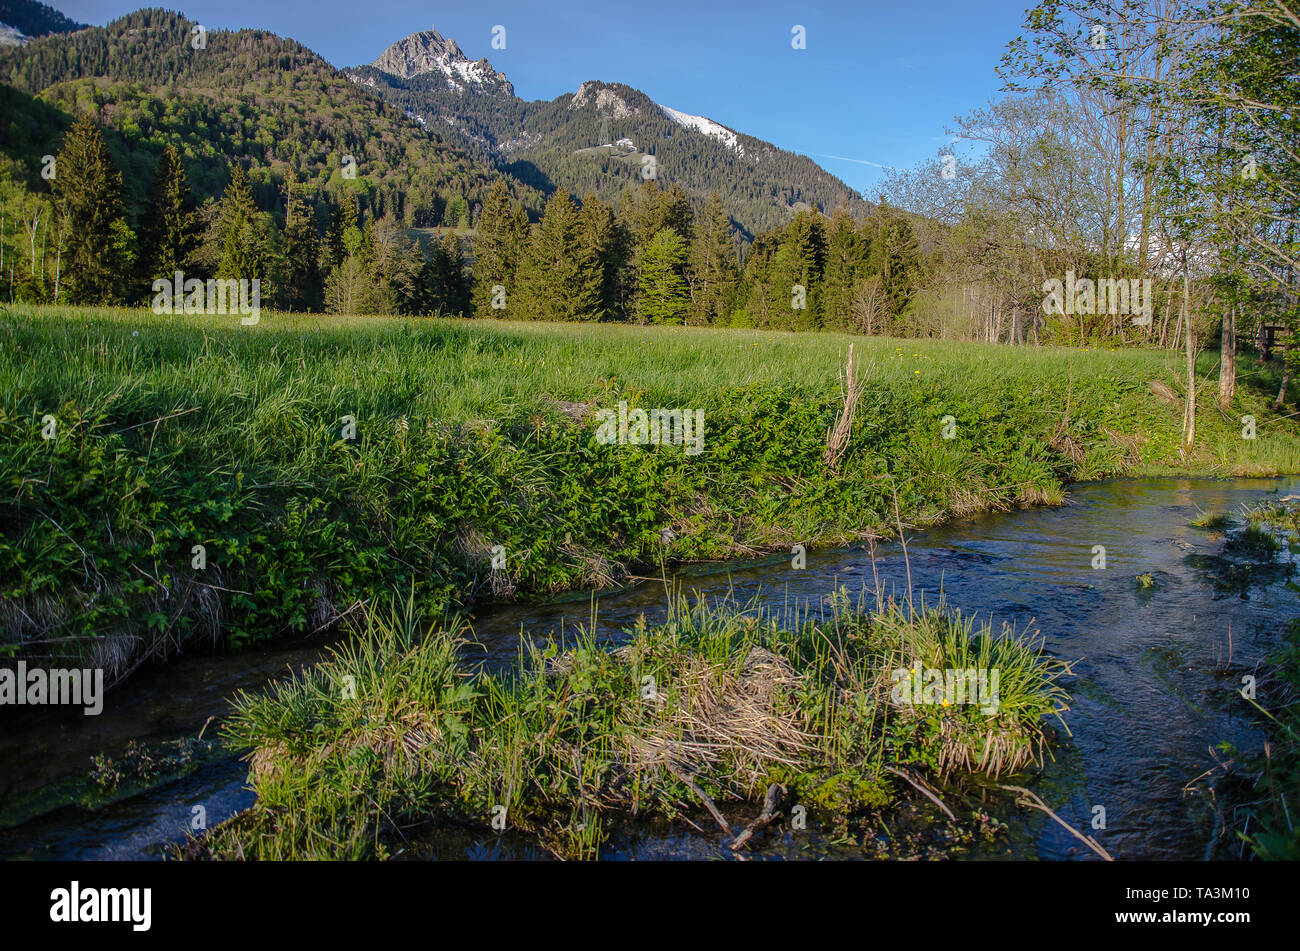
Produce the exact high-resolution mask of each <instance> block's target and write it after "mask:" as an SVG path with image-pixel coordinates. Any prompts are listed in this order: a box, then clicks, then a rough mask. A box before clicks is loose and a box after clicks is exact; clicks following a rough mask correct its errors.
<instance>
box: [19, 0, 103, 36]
mask: <svg viewBox="0 0 1300 951" xmlns="http://www.w3.org/2000/svg"><path fill="white" fill-rule="evenodd" d="M85 28H86V26H85V24H84V23H77V22H76V21H75V20H70V19H68V18H67V17H66V16H64V15H63V14H62V13H60V12H59V11H58V10H55V9H54V8H53V7H50V6H46V5H45V4H43V3H36V2H35V0H0V46H19V45H22V44H23V43H26V42H27V40H29V39H31V38H32V37H34V36H46V35H48V34H50V33H72V32H74V31H76V30H84V29H85Z"/></svg>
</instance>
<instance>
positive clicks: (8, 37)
mask: <svg viewBox="0 0 1300 951" xmlns="http://www.w3.org/2000/svg"><path fill="white" fill-rule="evenodd" d="M27 40H28V37H26V36H23V34H22V31H21V30H18V29H16V28H14V27H12V26H10V25H9V24H8V23H0V46H22V45H23V44H24V43H26V42H27Z"/></svg>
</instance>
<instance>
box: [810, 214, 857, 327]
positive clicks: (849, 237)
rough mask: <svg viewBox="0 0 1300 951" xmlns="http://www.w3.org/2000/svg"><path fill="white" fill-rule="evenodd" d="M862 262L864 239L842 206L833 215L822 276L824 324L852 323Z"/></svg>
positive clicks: (825, 325)
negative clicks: (855, 294)
mask: <svg viewBox="0 0 1300 951" xmlns="http://www.w3.org/2000/svg"><path fill="white" fill-rule="evenodd" d="M861 264H862V242H861V241H859V239H858V230H857V226H856V225H855V224H854V222H853V218H852V216H851V215H850V214H849V212H848V209H847V208H845V207H844V206H843V205H841V206H840V207H838V208H836V209H835V214H834V215H832V216H831V223H830V228H829V236H828V237H827V241H826V267H825V272H824V273H823V275H822V289H821V295H820V296H821V300H820V304H821V313H822V326H823V327H825V328H827V329H832V330H846V329H848V328H849V327H850V326H851V325H852V316H851V313H852V309H853V296H854V293H855V291H856V290H857V286H858V275H859V272H860V270H861Z"/></svg>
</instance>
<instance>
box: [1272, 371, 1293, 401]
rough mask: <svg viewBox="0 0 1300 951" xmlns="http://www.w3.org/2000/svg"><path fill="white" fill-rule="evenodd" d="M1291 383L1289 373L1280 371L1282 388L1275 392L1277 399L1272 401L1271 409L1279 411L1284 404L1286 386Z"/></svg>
mask: <svg viewBox="0 0 1300 951" xmlns="http://www.w3.org/2000/svg"><path fill="white" fill-rule="evenodd" d="M1290 382H1291V371H1290V370H1283V371H1282V386H1281V387H1280V388H1279V389H1278V391H1277V399H1275V400H1274V401H1273V409H1274V410H1279V409H1281V408H1282V404H1283V403H1285V402H1286V385H1287V384H1288V383H1290Z"/></svg>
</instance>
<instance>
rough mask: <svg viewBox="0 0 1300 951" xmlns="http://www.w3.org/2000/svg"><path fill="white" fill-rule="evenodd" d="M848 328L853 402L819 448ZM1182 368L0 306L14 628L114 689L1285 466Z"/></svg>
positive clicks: (0, 629)
mask: <svg viewBox="0 0 1300 951" xmlns="http://www.w3.org/2000/svg"><path fill="white" fill-rule="evenodd" d="M850 343H853V344H854V345H855V347H856V352H857V356H858V362H859V367H860V373H861V377H862V383H861V385H860V390H861V402H860V404H859V406H858V410H857V413H856V415H855V417H854V419H853V424H852V429H851V433H850V438H849V441H848V444H847V449H846V451H845V453H844V455H843V457H842V458H841V459H840V460H839V461H838V464H836V465H828V464H827V462H826V459H825V454H826V445H827V434H828V432H829V431H830V430H831V429H832V428H833V427H834V426H835V424H836V422H837V420H838V419H839V415H840V412H841V410H842V408H843V398H842V393H841V389H840V381H839V377H838V374H839V371H840V370H841V368H842V366H843V362H844V357H845V354H846V352H847V350H848V345H849V344H850ZM1215 359H1216V358H1215V356H1214V355H1212V354H1211V355H1204V356H1203V357H1202V359H1201V364H1200V366H1199V371H1200V372H1201V373H1202V374H1209V373H1210V372H1212V370H1213V366H1214V361H1215ZM1165 363H1166V355H1165V354H1162V353H1155V352H1145V351H1119V352H1110V351H1105V352H1099V351H1093V350H1080V351H1075V350H1064V349H1046V348H1045V349H1035V348H1008V347H996V346H986V345H979V344H954V343H951V342H937V341H915V340H893V339H884V338H850V337H847V336H842V335H831V334H818V335H786V334H773V333H760V332H754V331H719V330H703V329H700V330H697V329H690V328H638V327H621V326H620V327H612V326H557V325H539V324H520V323H497V322H487V321H449V320H396V319H391V320H390V319H381V318H365V319H344V318H325V317H302V316H282V315H274V314H266V315H263V317H262V320H261V322H260V323H259V324H258V325H256V326H252V327H244V326H240V325H239V324H238V321H233V320H230V319H229V318H201V317H166V318H160V317H155V316H154V315H152V314H149V313H147V312H139V311H70V310H67V309H58V310H55V309H48V308H45V309H43V308H31V307H10V308H6V309H5V311H4V318H3V321H0V480H2V481H3V483H4V484H5V485H10V486H13V494H12V495H8V494H7V497H6V498H5V499H4V501H3V502H2V503H0V512H2V514H0V519H2V520H3V532H2V533H0V578H3V579H4V580H3V582H0V584H2V585H3V588H2V589H0V637H3V641H4V643H5V644H6V645H8V649H9V650H10V651H11V652H12V651H16V652H17V653H18V654H20V655H21V656H25V657H27V658H29V659H30V660H32V661H34V662H42V663H46V664H48V665H50V666H73V665H76V666H91V667H103V668H104V669H105V670H106V679H107V680H108V681H110V682H120V681H121V680H122V679H124V678H126V677H127V676H128V675H129V674H130V673H131V672H132V671H133V670H135V669H138V667H139V666H140V665H142V664H144V663H148V662H157V661H162V660H166V659H167V658H168V657H170V656H172V655H174V654H175V653H177V652H178V651H181V650H189V651H192V650H195V649H203V648H208V647H213V646H228V645H229V646H239V645H241V644H246V643H250V642H253V641H257V640H263V639H267V638H271V637H276V636H282V635H290V634H292V635H304V634H309V633H312V632H316V631H321V630H325V629H328V628H329V627H330V626H332V625H334V624H336V623H337V622H338V620H339V619H340V618H342V617H349V616H352V615H353V614H355V613H357V612H359V611H360V610H362V606H363V605H365V604H370V603H374V602H375V601H377V600H378V599H381V598H383V597H386V596H387V595H388V593H389V592H391V590H392V589H393V588H394V587H401V588H403V589H407V588H409V589H410V590H411V592H412V597H413V600H414V604H415V610H416V613H417V614H418V615H420V616H423V617H426V618H430V619H435V618H447V617H449V616H450V615H451V614H453V613H455V612H457V611H460V610H463V609H464V608H466V607H467V606H470V605H473V604H476V603H482V602H483V601H485V600H491V599H499V598H509V597H520V598H525V597H535V596H540V595H546V594H551V593H555V592H559V591H564V590H573V589H579V588H588V587H605V586H608V585H611V584H614V583H617V582H619V581H621V580H623V579H625V578H627V577H629V576H631V575H636V574H639V573H657V571H658V570H659V569H660V568H661V567H662V566H664V565H667V564H671V563H680V562H689V561H697V560H704V559H725V558H734V557H743V556H747V555H753V554H755V553H758V552H762V551H774V550H785V551H787V552H790V551H791V550H792V549H793V548H794V547H795V546H797V545H802V546H805V547H811V546H823V545H833V544H838V543H844V542H849V541H853V540H857V539H862V538H865V537H870V536H874V535H881V534H888V533H890V532H891V531H892V527H893V526H895V525H896V524H898V523H900V522H901V523H904V524H907V525H909V526H924V525H930V524H934V523H936V522H938V521H940V520H943V519H945V518H948V517H952V516H962V515H968V514H971V513H974V512H978V511H986V510H1005V509H1008V508H1011V507H1015V506H1020V505H1034V504H1040V503H1053V502H1058V501H1060V499H1061V498H1062V489H1063V486H1064V485H1065V484H1067V483H1069V482H1071V481H1077V480H1087V479H1096V478H1102V477H1105V476H1110V475H1116V474H1125V473H1162V474H1168V473H1174V472H1196V473H1205V474H1229V473H1237V474H1263V475H1271V474H1276V473H1279V472H1292V471H1300V430H1297V428H1296V425H1295V423H1294V421H1293V420H1290V419H1286V418H1278V417H1276V415H1275V414H1273V413H1271V411H1270V410H1269V408H1268V405H1269V401H1270V399H1271V397H1272V395H1273V394H1274V393H1275V392H1276V386H1277V381H1276V380H1274V379H1273V378H1272V375H1271V371H1270V370H1268V369H1267V368H1264V369H1257V368H1255V367H1253V366H1251V365H1249V364H1248V363H1247V362H1246V361H1243V364H1242V368H1243V373H1242V379H1241V382H1240V384H1239V388H1238V399H1237V408H1236V409H1234V413H1237V412H1238V410H1239V412H1240V415H1247V414H1249V415H1253V416H1255V418H1256V420H1257V432H1258V435H1257V438H1256V439H1254V440H1247V439H1243V438H1242V428H1241V424H1240V422H1239V421H1237V420H1235V419H1224V418H1222V417H1221V416H1220V415H1219V414H1218V413H1217V412H1216V411H1214V410H1213V409H1212V408H1211V404H1210V402H1209V397H1210V393H1211V391H1210V390H1209V388H1203V389H1202V391H1201V392H1202V394H1203V395H1204V397H1205V398H1204V399H1203V400H1202V401H1201V407H1200V419H1199V422H1198V442H1197V446H1196V449H1195V451H1194V452H1193V453H1192V454H1191V455H1190V456H1188V457H1186V458H1184V457H1183V456H1182V455H1181V454H1180V450H1179V433H1180V426H1181V412H1182V411H1181V406H1180V405H1175V403H1176V400H1173V401H1170V394H1171V393H1172V394H1174V395H1175V396H1176V394H1177V392H1178V385H1179V384H1178V381H1177V378H1176V377H1175V376H1174V375H1173V372H1172V371H1171V370H1170V369H1169V368H1167V367H1166V365H1165ZM1153 384H1156V385H1155V386H1153ZM620 404H626V405H627V407H628V412H629V414H631V413H632V411H634V410H636V409H638V408H641V409H645V410H651V411H652V410H654V409H661V410H674V409H676V410H683V411H695V410H699V411H700V415H699V417H698V418H700V419H702V420H703V441H702V444H701V447H700V448H701V450H702V451H700V452H699V453H698V454H694V453H689V452H687V449H689V448H691V447H690V446H689V445H638V444H636V440H635V439H634V438H629V439H626V440H624V439H622V438H620V439H617V440H615V442H614V443H612V444H604V443H602V442H601V441H600V439H599V438H598V435H597V434H598V429H599V420H600V417H599V413H600V412H601V411H602V410H605V411H611V412H614V413H617V412H618V411H619V406H620ZM51 427H52V428H51ZM632 435H633V434H632V433H629V436H632ZM47 436H48V437H49V438H47ZM620 437H621V431H620Z"/></svg>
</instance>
